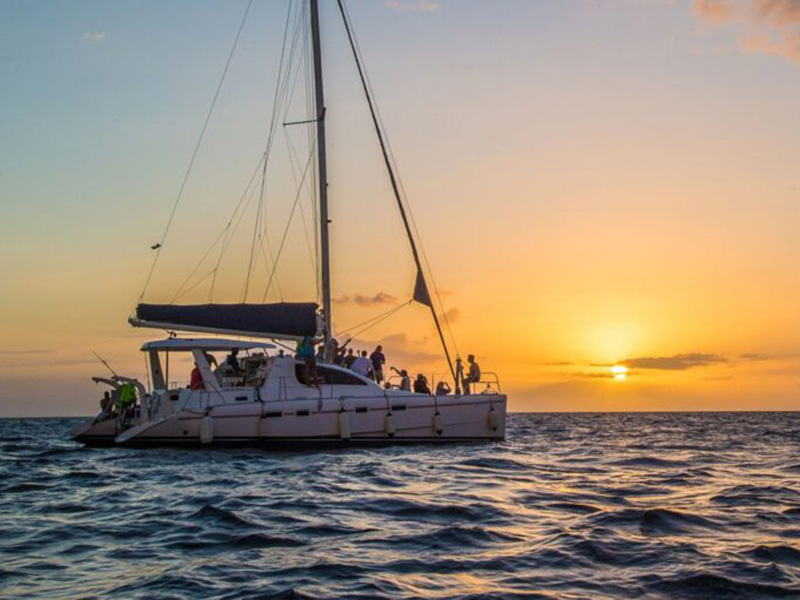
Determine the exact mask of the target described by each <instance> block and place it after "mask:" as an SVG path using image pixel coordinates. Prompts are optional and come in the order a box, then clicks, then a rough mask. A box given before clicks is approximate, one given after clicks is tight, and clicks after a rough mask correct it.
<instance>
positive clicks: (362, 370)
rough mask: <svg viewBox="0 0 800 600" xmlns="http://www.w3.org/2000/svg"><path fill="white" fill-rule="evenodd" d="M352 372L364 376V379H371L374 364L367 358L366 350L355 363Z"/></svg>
mask: <svg viewBox="0 0 800 600" xmlns="http://www.w3.org/2000/svg"><path fill="white" fill-rule="evenodd" d="M351 370H352V371H353V372H354V373H358V374H359V375H362V376H363V377H369V372H370V371H371V370H372V362H370V360H369V359H368V358H367V351H366V350H364V351H362V352H361V356H359V357H358V358H356V359H355V360H354V361H353V366H352V367H351Z"/></svg>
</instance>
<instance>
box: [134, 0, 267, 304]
mask: <svg viewBox="0 0 800 600" xmlns="http://www.w3.org/2000/svg"><path fill="white" fill-rule="evenodd" d="M252 4H253V0H248V2H247V7H246V8H245V10H244V15H242V21H241V23H239V29H238V30H237V31H236V38H235V39H234V40H233V45H232V46H231V50H230V52H229V53H228V60H227V61H226V62H225V68H224V69H223V70H222V76H221V77H220V79H219V84H217V91H216V92H215V93H214V98H213V99H212V100H211V106H210V107H209V109H208V114H207V115H206V119H205V121H204V122H203V128H202V129H201V130H200V136H199V137H198V139H197V144H195V147H194V152H192V158H191V160H190V161H189V166H188V167H187V169H186V173H185V175H184V176H183V182H182V183H181V187H180V189H179V190H178V195H177V196H176V197H175V203H174V204H173V205H172V212H171V213H170V215H169V219H168V220H167V226H166V227H165V228H164V233H163V235H162V236H161V241H160V242H159V244H158V248H156V255H155V258H153V264H152V265H151V266H150V272H149V273H148V274H147V280H146V281H145V283H144V288H143V289H142V293H141V294H140V295H139V300H138V301H137V304H139V303H140V302H141V301H142V299H143V298H144V295H145V293H147V288H148V286H149V285H150V280H151V279H152V278H153V272H154V271H155V268H156V264H157V263H158V259H159V257H160V256H161V250H162V249H163V248H164V242H165V241H166V239H167V234H168V233H169V230H170V227H171V226H172V221H173V219H174V218H175V213H176V211H177V210H178V204H180V201H181V198H182V197H183V191H184V189H186V183H187V182H188V181H189V175H190V174H191V172H192V167H194V161H195V159H196V158H197V153H198V152H199V151H200V145H201V144H202V143H203V138H204V137H205V134H206V129H207V128H208V123H209V121H210V120H211V114H212V113H213V112H214V107H215V106H216V105H217V99H218V98H219V93H220V91H221V90H222V84H223V83H224V82H225V76H226V75H227V74H228V67H230V65H231V60H232V59H233V55H234V53H235V52H236V47H237V46H238V45H239V37H240V36H241V35H242V29H244V24H245V21H247V14H248V13H249V12H250V6H251V5H252Z"/></svg>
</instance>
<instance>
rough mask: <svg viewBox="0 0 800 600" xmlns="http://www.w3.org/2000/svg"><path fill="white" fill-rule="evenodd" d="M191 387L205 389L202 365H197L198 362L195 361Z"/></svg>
mask: <svg viewBox="0 0 800 600" xmlns="http://www.w3.org/2000/svg"><path fill="white" fill-rule="evenodd" d="M189 389H190V390H203V389H205V386H204V385H203V375H202V373H200V367H198V366H197V363H194V369H192V374H191V376H190V377H189Z"/></svg>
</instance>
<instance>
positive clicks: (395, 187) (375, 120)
mask: <svg viewBox="0 0 800 600" xmlns="http://www.w3.org/2000/svg"><path fill="white" fill-rule="evenodd" d="M337 4H338V5H339V11H340V12H341V14H342V20H343V21H344V28H345V31H346V32H347V37H348V40H349V41H350V47H351V49H352V51H353V58H354V59H355V62H356V68H357V69H358V74H359V77H360V79H361V85H362V87H363V88H364V94H365V96H366V98H367V104H368V105H369V110H370V114H371V115H372V121H373V124H374V125H375V133H376V135H377V137H378V142H379V143H380V146H381V151H382V153H383V159H384V162H385V164H386V169H387V171H388V172H389V181H390V182H391V184H392V190H393V191H394V195H395V198H396V200H397V207H398V209H399V210H400V216H401V217H403V225H405V228H406V233H407V234H408V241H409V243H410V245H411V252H412V253H413V255H414V262H415V263H416V265H417V277H418V278H421V279H422V282H423V283H425V275H424V272H423V269H422V263H421V262H420V258H419V253H418V252H417V246H416V244H415V242H414V236H413V235H412V233H411V227H410V225H409V222H408V217H407V216H406V210H405V207H404V206H403V201H402V198H401V196H400V190H399V189H398V185H397V180H396V179H395V174H394V169H393V168H392V164H391V160H390V159H389V154H388V152H387V150H386V144H385V142H384V140H383V132H382V130H381V127H380V125H379V122H378V118H377V116H376V114H375V109H374V106H373V102H372V96H371V95H370V93H369V87H368V85H367V81H366V79H365V77H364V70H363V68H362V65H361V61H360V60H359V56H358V51H357V47H356V45H355V43H354V41H353V35H352V33H351V28H350V21H349V19H348V18H347V12H346V11H345V8H344V5H343V0H337ZM415 287H416V286H415ZM426 288H427V285H426ZM426 291H427V290H426ZM428 300H429V302H430V309H431V315H432V316H433V322H434V323H435V325H436V331H437V333H438V334H439V339H440V341H441V343H442V349H443V350H444V354H445V358H446V359H447V364H448V366H449V367H450V371H451V373H452V374H453V379H455V378H456V374H455V369H454V367H453V362H452V361H451V360H450V350H449V349H448V348H447V342H446V341H445V339H444V333H443V332H442V328H441V326H440V324H439V316H438V315H437V314H436V308H435V307H434V305H433V301H432V300H431V298H430V292H428Z"/></svg>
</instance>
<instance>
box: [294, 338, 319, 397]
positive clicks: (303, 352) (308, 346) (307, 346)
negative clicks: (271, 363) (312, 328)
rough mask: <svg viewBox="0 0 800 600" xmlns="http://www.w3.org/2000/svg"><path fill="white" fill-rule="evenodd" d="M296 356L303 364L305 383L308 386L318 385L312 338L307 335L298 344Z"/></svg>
mask: <svg viewBox="0 0 800 600" xmlns="http://www.w3.org/2000/svg"><path fill="white" fill-rule="evenodd" d="M297 358H299V359H300V360H302V361H303V363H304V364H305V369H304V373H303V375H304V379H305V382H304V383H305V384H306V385H308V386H313V387H319V382H318V381H317V357H316V354H315V353H314V339H313V338H312V337H311V336H310V335H307V336H306V337H304V338H303V341H302V342H300V343H299V344H298V347H297Z"/></svg>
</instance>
